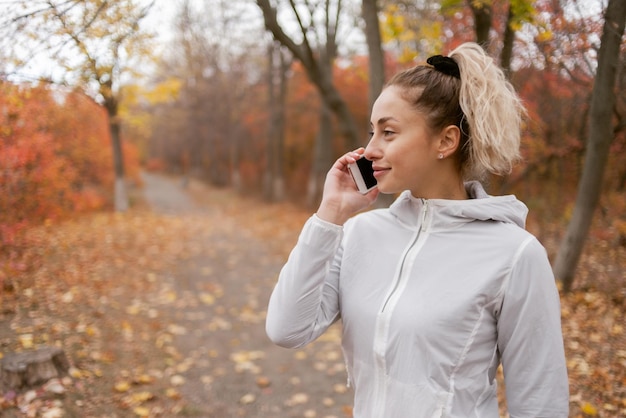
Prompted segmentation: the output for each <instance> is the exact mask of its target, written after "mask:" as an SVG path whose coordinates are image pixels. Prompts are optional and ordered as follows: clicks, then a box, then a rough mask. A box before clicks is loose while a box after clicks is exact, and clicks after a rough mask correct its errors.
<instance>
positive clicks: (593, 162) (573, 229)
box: [553, 0, 626, 291]
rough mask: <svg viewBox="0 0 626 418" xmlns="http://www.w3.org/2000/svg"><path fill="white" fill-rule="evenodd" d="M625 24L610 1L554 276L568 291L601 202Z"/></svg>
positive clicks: (623, 9)
mask: <svg viewBox="0 0 626 418" xmlns="http://www.w3.org/2000/svg"><path fill="white" fill-rule="evenodd" d="M625 22H626V2H625V1H624V0H609V3H608V6H607V9H606V14H605V22H604V29H603V33H602V38H601V45H600V52H599V54H598V71H597V74H596V78H595V83H594V86H593V93H592V97H591V112H590V115H591V120H590V124H589V137H588V144H587V152H586V154H585V166H584V169H583V172H582V176H581V179H580V183H579V186H578V194H577V197H576V204H575V206H574V213H573V214H572V219H571V221H570V223H569V225H568V227H567V231H566V232H565V237H564V238H563V242H562V243H561V246H560V247H559V252H558V254H557V257H556V260H555V262H554V267H553V268H554V275H555V277H556V278H557V280H560V281H562V283H563V290H564V291H569V290H571V288H572V284H573V282H574V275H575V271H576V266H577V264H578V261H579V259H580V254H581V253H582V250H583V247H584V243H585V239H586V237H587V234H588V232H589V228H590V226H591V221H592V219H593V213H594V211H595V208H596V206H597V205H598V202H599V200H600V190H601V189H602V181H603V176H604V171H605V167H606V162H607V159H608V155H609V147H610V145H611V142H612V139H613V136H614V132H613V127H612V120H611V118H612V112H613V107H614V104H615V83H616V75H617V65H618V63H619V52H620V42H621V38H622V35H623V33H624V25H625Z"/></svg>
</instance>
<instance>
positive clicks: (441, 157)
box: [437, 152, 443, 160]
mask: <svg viewBox="0 0 626 418" xmlns="http://www.w3.org/2000/svg"><path fill="white" fill-rule="evenodd" d="M437 158H439V159H440V160H443V153H442V152H440V153H439V155H438V156H437Z"/></svg>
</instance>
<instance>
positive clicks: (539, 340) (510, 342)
mask: <svg viewBox="0 0 626 418" xmlns="http://www.w3.org/2000/svg"><path fill="white" fill-rule="evenodd" d="M516 258H517V259H516V261H515V262H514V265H513V269H512V272H511V275H510V277H509V279H508V282H507V283H506V287H505V291H504V292H505V293H504V299H503V303H502V310H501V312H500V315H499V319H498V349H499V351H500V354H501V359H502V366H503V369H504V379H505V386H506V398H507V406H508V409H509V414H510V416H511V418H519V417H533V418H538V417H550V418H559V417H563V418H567V416H568V413H569V385H568V378H567V367H566V363H565V353H564V348H563V335H562V331H561V309H560V301H559V293H558V290H557V288H556V284H555V281H554V276H553V274H552V269H551V267H550V263H549V261H548V257H547V255H546V252H545V249H544V248H543V246H542V245H541V244H540V243H539V242H538V241H537V240H536V239H535V238H534V237H531V238H529V239H527V240H526V241H525V243H524V244H523V245H522V247H521V248H520V249H519V251H518V254H517V255H516Z"/></svg>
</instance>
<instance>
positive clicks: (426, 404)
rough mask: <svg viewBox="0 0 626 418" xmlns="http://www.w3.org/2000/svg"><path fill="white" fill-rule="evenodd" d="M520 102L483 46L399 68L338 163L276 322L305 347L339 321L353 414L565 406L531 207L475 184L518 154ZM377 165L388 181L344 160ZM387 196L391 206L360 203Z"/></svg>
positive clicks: (288, 271)
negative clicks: (364, 141)
mask: <svg viewBox="0 0 626 418" xmlns="http://www.w3.org/2000/svg"><path fill="white" fill-rule="evenodd" d="M523 114H524V108H523V106H522V104H521V102H520V100H519V98H518V96H517V95H516V93H515V91H514V90H513V88H512V86H511V85H510V84H509V83H508V82H507V80H506V78H505V77H504V74H503V72H502V70H501V69H500V68H498V67H497V66H496V65H495V64H494V62H493V60H492V59H491V58H490V57H489V56H487V55H486V54H485V53H484V52H483V50H482V49H481V48H480V47H479V46H478V45H477V44H474V43H467V44H463V45H461V46H459V47H458V48H457V49H455V50H454V51H452V52H451V53H450V55H449V56H448V57H442V56H435V57H431V58H429V60H428V61H427V64H425V65H419V66H416V67H414V68H411V69H409V70H406V71H404V72H401V73H399V74H397V75H396V76H394V77H393V78H392V79H391V80H390V81H389V82H388V84H387V85H386V87H385V89H384V90H383V92H382V93H381V95H380V96H379V97H378V99H377V101H376V102H375V104H374V106H373V109H372V115H371V139H370V141H369V143H368V145H367V147H366V148H365V149H358V150H356V151H354V152H349V153H347V154H345V155H343V156H342V157H341V158H339V159H338V160H337V161H336V162H335V164H334V165H333V167H332V168H331V169H330V171H329V173H328V175H327V179H326V183H325V186H324V195H323V198H322V202H321V204H320V207H319V208H318V210H317V212H316V214H315V215H313V216H312V217H311V218H310V219H309V220H308V221H307V223H306V224H305V226H304V228H303V230H302V232H301V235H300V238H299V240H298V243H297V245H296V246H295V248H294V249H293V251H292V253H291V255H290V257H289V260H288V261H287V263H286V264H285V266H284V267H283V269H282V271H281V273H280V276H279V280H278V283H277V285H276V287H275V289H274V291H273V293H272V296H271V299H270V303H269V307H268V313H267V322H266V330H267V333H268V336H269V337H270V338H271V339H272V340H273V341H274V342H275V343H276V344H278V345H281V346H284V347H291V348H296V347H301V346H303V345H305V344H307V343H309V342H311V341H313V340H315V339H316V338H317V337H319V336H320V335H321V334H322V333H323V332H324V331H325V330H326V329H327V328H328V327H329V326H330V325H331V324H332V323H333V322H335V321H337V320H338V319H341V320H342V346H343V350H344V355H345V360H346V365H347V372H348V381H349V384H350V385H351V386H352V387H353V388H354V416H355V417H356V418H387V417H388V418H407V417H429V418H430V417H460V418H468V417H480V418H491V417H493V418H497V417H499V412H498V401H497V396H496V380H495V376H496V370H497V368H498V366H499V365H500V364H501V365H502V367H503V371H504V378H505V386H506V398H507V406H508V411H509V414H510V416H511V417H550V418H556V417H567V416H568V407H569V401H568V378H567V370H566V365H565V356H564V350H563V339H562V334H561V324H560V307H559V295H558V292H557V289H556V286H555V283H554V277H553V275H552V271H551V268H550V264H549V262H548V258H547V256H546V252H545V250H544V248H543V247H542V245H541V244H540V243H539V242H538V241H537V239H536V238H535V237H533V236H532V235H531V234H530V233H528V232H527V231H526V230H525V229H524V223H525V218H526V214H527V208H526V206H525V205H524V204H523V203H522V202H520V201H519V200H517V199H516V198H515V197H514V196H499V197H492V196H489V195H488V194H487V193H486V192H485V190H484V189H483V187H482V186H481V183H480V182H479V181H478V180H480V178H481V177H483V176H484V175H485V174H486V173H496V174H505V173H507V172H509V171H510V169H511V167H512V165H513V164H514V163H515V162H516V160H517V159H518V157H519V144H520V123H521V120H522V117H523ZM359 158H366V159H368V160H371V161H372V162H373V163H372V165H373V169H374V176H375V178H376V180H377V182H378V185H377V188H376V189H374V190H372V191H370V192H369V193H367V194H362V193H360V192H359V191H358V190H357V188H356V187H355V183H354V182H353V180H352V178H351V175H350V173H349V171H348V165H349V164H351V163H354V162H355V161H356V160H357V159H359ZM379 193H394V194H395V193H400V195H399V197H398V198H397V200H396V201H395V202H394V203H393V204H392V205H391V206H390V207H389V208H388V209H377V210H371V211H367V212H364V213H360V214H358V215H355V214H356V213H357V212H359V211H362V210H363V209H365V208H366V207H367V206H368V205H370V204H371V203H372V202H373V201H374V200H375V199H376V197H377V196H378V194H379Z"/></svg>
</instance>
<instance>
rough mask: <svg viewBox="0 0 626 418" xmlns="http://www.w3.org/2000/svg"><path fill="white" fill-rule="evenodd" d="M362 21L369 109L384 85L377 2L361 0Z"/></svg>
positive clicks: (384, 197)
mask: <svg viewBox="0 0 626 418" xmlns="http://www.w3.org/2000/svg"><path fill="white" fill-rule="evenodd" d="M362 8H363V9H362V14H363V20H364V21H365V38H366V39H367V50H368V55H369V97H368V98H369V109H370V110H371V109H372V106H373V105H374V102H375V101H376V99H377V98H378V96H379V95H380V93H381V92H382V90H383V87H384V85H385V55H384V53H383V48H382V39H381V36H380V24H379V21H378V2H377V0H363V6H362ZM394 197H395V196H394V195H390V194H380V195H379V196H378V198H377V199H376V203H375V207H378V208H384V207H388V206H389V205H390V204H391V203H392V202H393V200H394Z"/></svg>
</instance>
